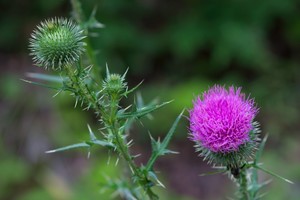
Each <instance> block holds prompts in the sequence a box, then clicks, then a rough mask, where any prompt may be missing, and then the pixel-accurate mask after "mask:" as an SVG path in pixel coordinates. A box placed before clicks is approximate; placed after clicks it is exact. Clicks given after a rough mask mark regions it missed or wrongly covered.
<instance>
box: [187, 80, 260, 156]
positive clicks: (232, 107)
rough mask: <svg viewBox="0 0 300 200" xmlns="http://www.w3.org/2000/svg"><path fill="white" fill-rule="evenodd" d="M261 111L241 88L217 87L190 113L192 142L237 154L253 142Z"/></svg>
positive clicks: (217, 151) (203, 96)
mask: <svg viewBox="0 0 300 200" xmlns="http://www.w3.org/2000/svg"><path fill="white" fill-rule="evenodd" d="M257 113H258V109H257V108H256V107H255V105H254V100H253V99H249V98H246V97H245V94H243V93H241V88H236V89H235V88H234V87H233V86H231V87H229V90H226V88H224V87H222V86H219V85H215V86H214V87H212V88H210V89H209V90H208V91H207V92H204V93H203V95H202V99H201V97H198V98H197V99H196V100H195V101H194V107H193V108H192V109H191V110H190V131H191V139H192V140H193V141H195V142H196V143H199V144H200V145H201V146H202V147H204V148H207V149H209V150H210V151H212V152H216V153H228V152H233V151H237V150H238V149H239V147H240V145H242V144H245V143H246V142H247V141H249V139H250V138H249V132H250V131H251V130H252V129H253V126H252V121H253V119H254V117H255V115H256V114H257Z"/></svg>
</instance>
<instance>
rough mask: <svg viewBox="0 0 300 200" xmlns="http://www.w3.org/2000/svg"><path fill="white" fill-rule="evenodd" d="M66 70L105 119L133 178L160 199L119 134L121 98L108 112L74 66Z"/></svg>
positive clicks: (71, 79)
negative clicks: (118, 117) (118, 113)
mask: <svg viewBox="0 0 300 200" xmlns="http://www.w3.org/2000/svg"><path fill="white" fill-rule="evenodd" d="M65 69H66V74H67V76H68V77H69V79H70V81H71V85H72V87H73V88H74V89H76V90H77V91H76V92H77V93H78V94H79V95H80V97H81V98H82V99H83V100H84V101H85V103H87V104H88V105H91V106H92V107H93V108H94V109H95V111H96V113H97V114H99V116H101V118H102V119H103V121H104V123H105V124H106V127H108V131H109V133H110V134H112V135H113V136H114V144H115V145H116V149H117V151H118V153H119V154H120V155H121V157H122V158H124V160H126V162H127V163H128V165H129V168H130V169H131V171H132V174H133V177H135V178H136V181H137V183H138V184H139V185H140V186H141V187H142V188H143V189H144V191H145V193H146V194H147V196H148V197H149V199H151V200H156V199H158V196H157V195H156V194H154V192H153V191H152V190H151V186H149V183H151V181H150V180H148V178H147V176H146V175H145V174H144V173H143V172H142V171H141V170H140V168H139V167H138V166H136V164H135V163H134V161H133V156H131V155H130V153H129V148H128V145H127V143H126V140H125V139H124V138H123V137H122V135H121V134H122V133H120V132H119V130H120V127H119V122H118V120H117V117H116V115H117V111H118V104H119V100H118V98H119V97H118V96H115V97H114V98H113V99H110V112H107V110H106V109H105V108H104V107H103V106H102V105H101V104H100V103H99V101H98V100H97V97H96V96H95V95H94V94H93V93H92V92H91V91H90V89H89V88H88V86H87V85H86V84H85V83H84V81H82V80H80V78H79V75H78V74H77V73H76V70H75V69H74V68H73V66H70V65H68V66H65Z"/></svg>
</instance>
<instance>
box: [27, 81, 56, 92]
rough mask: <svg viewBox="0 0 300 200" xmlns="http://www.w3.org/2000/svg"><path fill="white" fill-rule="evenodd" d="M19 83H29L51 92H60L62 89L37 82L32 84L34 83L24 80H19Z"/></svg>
mask: <svg viewBox="0 0 300 200" xmlns="http://www.w3.org/2000/svg"><path fill="white" fill-rule="evenodd" d="M21 81H24V82H26V83H30V84H33V85H37V86H41V87H45V88H49V89H53V90H59V91H60V90H62V88H58V87H53V86H50V85H46V84H43V83H38V82H34V81H29V80H25V79H21Z"/></svg>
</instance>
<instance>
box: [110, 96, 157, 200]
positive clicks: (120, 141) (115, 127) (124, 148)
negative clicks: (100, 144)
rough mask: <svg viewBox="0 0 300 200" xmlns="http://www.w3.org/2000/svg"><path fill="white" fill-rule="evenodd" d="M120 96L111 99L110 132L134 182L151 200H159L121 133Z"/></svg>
mask: <svg viewBox="0 0 300 200" xmlns="http://www.w3.org/2000/svg"><path fill="white" fill-rule="evenodd" d="M118 98H119V97H118V96H112V98H111V118H110V120H109V122H108V124H107V125H108V127H109V129H108V130H109V131H110V132H111V133H112V134H113V135H114V136H115V142H114V143H115V145H116V147H117V149H118V152H119V153H120V155H121V157H122V158H123V159H124V160H125V161H126V162H127V163H128V166H129V168H130V170H131V172H132V174H133V177H134V180H135V181H136V182H137V183H138V184H139V185H140V186H141V187H142V188H143V189H144V191H145V193H146V194H147V196H148V197H149V199H151V200H156V199H158V196H157V195H156V194H154V192H153V191H152V190H151V188H150V187H149V186H148V184H149V182H150V181H149V180H148V178H147V176H146V175H144V174H143V173H142V171H141V170H140V168H139V167H138V166H137V165H136V164H135V163H134V160H133V156H132V155H131V154H130V151H129V148H128V145H127V141H126V139H125V137H123V135H122V133H120V131H119V130H120V127H119V122H118V120H117V117H116V115H117V110H118V109H117V106H118V104H119V100H118Z"/></svg>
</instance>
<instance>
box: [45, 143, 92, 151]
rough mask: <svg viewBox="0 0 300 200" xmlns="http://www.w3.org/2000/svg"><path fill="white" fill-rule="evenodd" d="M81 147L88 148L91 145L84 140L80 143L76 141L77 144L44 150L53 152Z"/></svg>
mask: <svg viewBox="0 0 300 200" xmlns="http://www.w3.org/2000/svg"><path fill="white" fill-rule="evenodd" d="M82 147H85V148H89V147H91V145H89V144H87V143H86V142H82V143H78V144H72V145H69V146H65V147H61V148H58V149H53V150H49V151H46V153H55V152H59V151H66V150H69V149H75V148H82Z"/></svg>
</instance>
